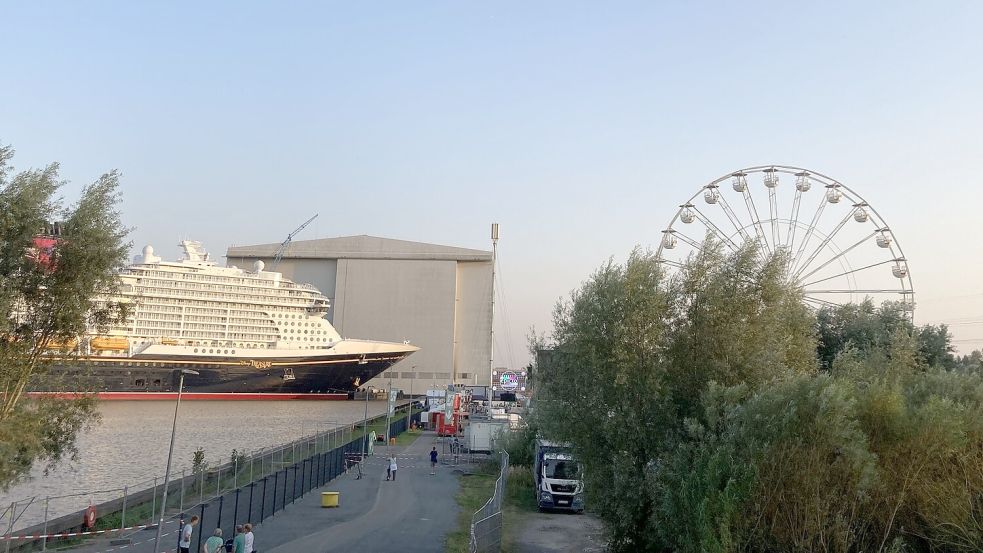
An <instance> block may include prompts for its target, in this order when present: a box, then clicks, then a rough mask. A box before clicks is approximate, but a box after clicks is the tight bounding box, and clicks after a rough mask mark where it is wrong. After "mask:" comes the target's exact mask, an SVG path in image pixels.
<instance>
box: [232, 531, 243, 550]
mask: <svg viewBox="0 0 983 553" xmlns="http://www.w3.org/2000/svg"><path fill="white" fill-rule="evenodd" d="M232 553H246V533H245V530H243V527H242V525H241V524H237V525H236V537H235V538H234V539H233V540H232Z"/></svg>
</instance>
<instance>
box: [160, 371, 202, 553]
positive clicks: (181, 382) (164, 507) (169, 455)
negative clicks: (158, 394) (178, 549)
mask: <svg viewBox="0 0 983 553" xmlns="http://www.w3.org/2000/svg"><path fill="white" fill-rule="evenodd" d="M186 374H193V375H195V376H198V371H193V370H191V369H181V378H180V380H178V385H177V403H176V404H175V405H174V423H173V424H172V425H171V445H170V447H169V448H168V449H167V468H166V469H164V494H163V497H162V500H161V505H160V519H159V520H158V522H157V539H155V540H154V553H159V552H160V534H161V530H162V529H163V528H164V512H165V511H167V482H168V480H169V479H170V477H171V458H172V457H173V456H174V436H175V434H177V413H178V409H179V408H180V407H181V392H182V391H183V390H184V375H186ZM179 531H180V530H179Z"/></svg>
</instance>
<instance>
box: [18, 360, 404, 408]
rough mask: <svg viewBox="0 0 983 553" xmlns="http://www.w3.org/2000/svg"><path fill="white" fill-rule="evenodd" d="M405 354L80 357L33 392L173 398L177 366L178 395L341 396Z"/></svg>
mask: <svg viewBox="0 0 983 553" xmlns="http://www.w3.org/2000/svg"><path fill="white" fill-rule="evenodd" d="M406 355H408V353H380V354H374V355H341V356H312V357H305V358H294V359H270V360H263V361H256V360H242V359H207V360H200V359H185V358H177V359H132V358H131V359H121V358H94V357H89V358H80V359H77V360H72V361H70V362H69V361H57V362H55V363H54V364H53V366H52V367H51V369H50V371H48V373H47V374H46V375H45V377H44V380H42V381H39V382H37V383H35V384H34V385H32V386H31V387H30V390H29V393H31V394H34V395H44V394H56V395H66V394H68V395H71V394H77V393H94V394H97V395H98V396H99V397H100V398H102V399H125V400H134V399H159V400H162V399H173V398H175V397H176V395H177V391H178V384H179V382H180V376H181V372H182V370H192V371H195V372H197V373H198V374H197V375H195V374H187V373H185V377H184V388H183V392H182V396H181V398H182V399H200V400H216V399H230V400H249V399H253V400H278V399H325V400H331V399H347V398H348V397H350V395H351V394H352V393H353V392H354V390H355V389H356V388H358V387H359V386H361V385H363V384H364V383H366V382H367V381H369V380H370V379H372V378H374V377H375V376H377V375H379V374H380V373H382V372H383V371H385V370H386V369H388V368H389V367H390V366H392V365H393V364H395V363H397V362H399V361H400V360H402V359H403V358H404V357H406Z"/></svg>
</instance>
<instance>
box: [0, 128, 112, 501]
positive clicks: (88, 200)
mask: <svg viewBox="0 0 983 553" xmlns="http://www.w3.org/2000/svg"><path fill="white" fill-rule="evenodd" d="M12 157H13V150H12V149H11V148H10V147H0V314H2V315H0V490H2V489H6V488H7V487H9V486H10V485H11V484H12V483H14V482H15V481H17V480H19V479H21V478H24V477H25V476H26V475H27V474H28V473H29V471H30V469H31V466H32V465H34V464H35V463H46V465H47V466H48V467H50V466H52V465H54V464H55V463H57V462H58V461H60V460H61V459H62V458H64V457H65V456H69V457H74V456H75V455H76V454H77V450H76V448H75V438H76V436H77V434H78V432H79V431H80V430H81V429H82V428H83V427H85V425H86V424H87V423H88V422H89V421H91V420H92V419H93V417H94V415H95V409H94V403H93V399H92V398H91V397H88V396H78V397H74V398H65V397H45V398H41V399H25V391H26V390H27V388H28V385H29V384H30V383H31V382H32V381H33V380H34V379H35V378H36V377H38V376H39V375H42V374H45V373H46V372H47V371H48V369H49V366H50V363H51V361H52V355H51V354H52V353H57V354H58V355H60V356H62V357H70V356H72V355H74V352H73V345H72V343H73V342H74V341H75V340H77V339H78V338H79V336H80V335H81V334H82V333H83V332H84V331H85V329H86V327H87V326H89V325H94V326H96V327H105V326H107V325H109V324H110V323H111V322H112V321H114V320H116V319H117V318H119V317H120V316H122V315H123V313H122V309H121V307H120V306H118V305H113V304H108V303H106V302H104V301H103V302H100V301H98V300H97V299H96V298H97V297H98V296H99V295H100V294H101V295H103V297H106V296H107V295H109V294H111V293H112V292H113V291H114V290H115V289H116V286H117V279H116V272H117V270H118V269H120V268H121V267H122V266H123V264H124V262H125V260H126V252H127V248H128V244H126V243H125V242H124V240H125V236H126V230H125V229H124V228H123V225H122V223H121V221H120V217H119V212H118V211H117V205H118V203H119V192H118V189H119V175H118V174H117V173H115V172H111V173H107V174H105V175H103V176H102V177H100V178H99V179H98V180H96V182H94V183H93V184H91V185H89V186H87V187H86V188H85V189H84V190H83V191H82V194H81V196H80V198H79V199H78V201H77V202H75V203H74V204H71V205H65V204H64V202H63V200H62V199H61V198H60V197H59V196H58V194H59V189H60V188H61V186H62V185H63V184H64V183H63V182H62V181H61V180H59V177H58V165H57V164H54V163H53V164H51V165H48V166H47V167H45V168H43V169H34V170H28V171H23V172H20V173H17V174H13V172H12V168H11V167H10V165H9V161H10V159H11V158H12ZM53 221H60V222H62V223H61V226H62V233H61V238H60V240H58V241H57V242H56V243H55V244H54V245H53V247H52V248H51V249H50V251H47V250H46V249H45V250H44V251H42V250H41V249H40V248H38V247H37V245H36V244H35V241H34V240H35V237H36V236H37V235H38V234H39V233H40V232H41V231H42V229H44V228H45V225H46V224H48V223H51V222H53ZM48 381H50V383H51V384H52V385H54V384H55V378H54V375H49V377H48ZM63 384H64V385H65V388H66V389H71V386H70V385H71V383H70V382H69V383H63Z"/></svg>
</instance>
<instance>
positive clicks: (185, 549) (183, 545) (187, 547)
mask: <svg viewBox="0 0 983 553" xmlns="http://www.w3.org/2000/svg"><path fill="white" fill-rule="evenodd" d="M197 525H198V515H194V516H193V517H191V520H189V521H188V523H187V524H185V525H184V528H182V529H181V540H180V541H178V542H177V546H178V549H180V550H181V553H190V551H191V534H193V533H194V531H195V526H197Z"/></svg>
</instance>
